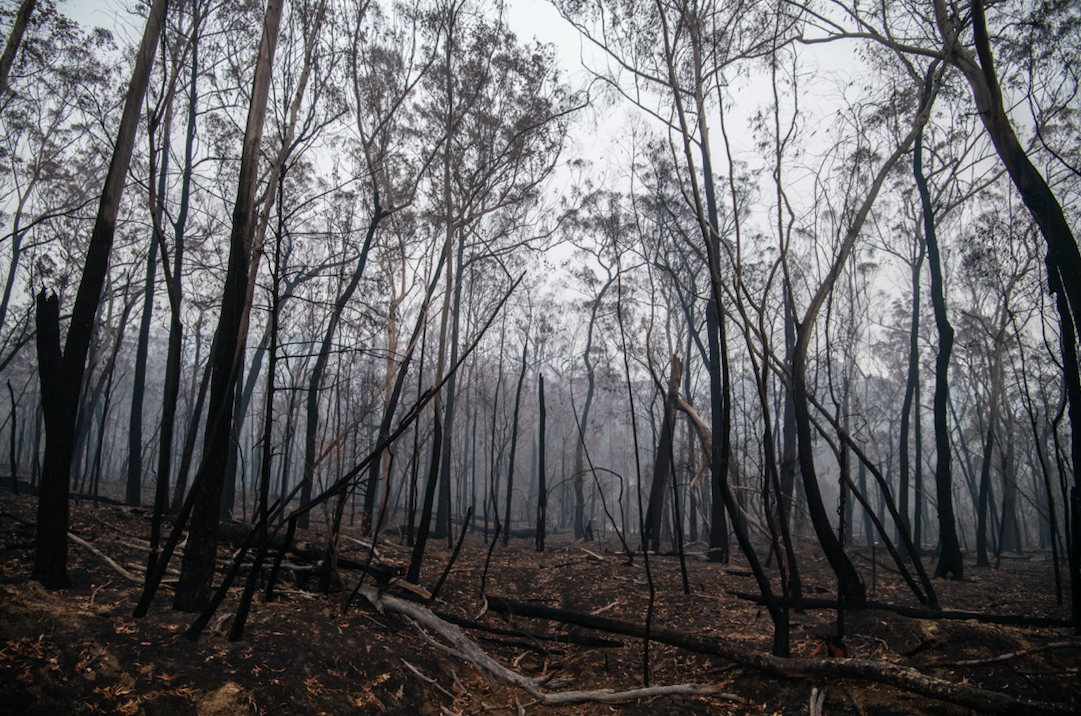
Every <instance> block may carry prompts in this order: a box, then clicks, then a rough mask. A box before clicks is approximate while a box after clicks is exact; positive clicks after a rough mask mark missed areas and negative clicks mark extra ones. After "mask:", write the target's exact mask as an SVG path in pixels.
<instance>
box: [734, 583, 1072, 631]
mask: <svg viewBox="0 0 1081 716" xmlns="http://www.w3.org/2000/svg"><path fill="white" fill-rule="evenodd" d="M728 593H729V594H731V595H732V596H734V597H738V598H740V599H745V600H747V601H750V602H754V603H755V604H762V596H761V595H759V594H749V593H747V592H733V591H729V592H728ZM803 607H804V609H836V608H837V600H836V599H815V598H813V597H804V598H803ZM864 608H865V609H879V610H882V611H885V612H893V613H894V614H900V615H901V616H903V617H911V618H913V619H947V620H958V621H967V620H969V619H971V620H973V621H978V622H982V623H984V624H1005V625H1008V626H1033V627H1061V628H1064V629H1073V628H1074V626H1075V625H1076V624H1077V622H1075V621H1074V620H1072V619H1055V618H1053V617H1027V616H1024V615H1019V614H986V613H984V612H968V611H964V610H961V609H941V610H940V609H924V608H921V607H906V606H901V605H898V604H889V603H887V602H872V601H868V602H867V603H866V605H865V607H864Z"/></svg>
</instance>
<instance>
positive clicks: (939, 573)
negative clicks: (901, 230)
mask: <svg viewBox="0 0 1081 716" xmlns="http://www.w3.org/2000/svg"><path fill="white" fill-rule="evenodd" d="M933 72H934V65H932V68H931V70H929V71H928V73H927V80H926V86H925V88H924V96H925V97H927V96H930V94H931V83H932V76H933ZM912 174H913V177H914V178H915V180H916V186H917V187H918V188H919V191H920V202H921V205H922V210H923V235H924V238H925V239H926V240H927V257H928V260H929V263H930V268H931V304H932V306H933V307H934V310H935V325H936V326H937V327H938V357H937V358H936V360H935V398H934V401H935V402H934V416H935V452H936V455H937V457H938V462H937V465H936V467H935V487H936V494H937V497H938V539H939V549H940V554H939V559H938V566H937V567H936V568H935V576H936V577H945V576H947V575H952V576H953V578H954V579H961V578H962V577H963V572H964V565H963V563H962V561H961V545H960V543H959V542H958V540H957V525H956V520H955V519H954V509H953V474H952V471H951V464H950V463H951V459H952V458H951V455H952V453H951V449H950V429H949V425H948V424H947V422H946V407H947V403H948V402H949V377H948V374H949V368H950V354H951V353H952V352H953V334H954V332H953V326H951V325H950V319H949V316H948V315H947V314H946V295H945V287H944V282H943V280H942V258H941V256H940V254H939V248H938V234H937V233H936V231H935V213H934V207H933V206H931V192H930V191H929V190H928V187H927V178H926V177H925V176H924V174H923V130H922V129H921V130H920V133H919V136H917V137H916V145H915V147H914V151H913V156H912Z"/></svg>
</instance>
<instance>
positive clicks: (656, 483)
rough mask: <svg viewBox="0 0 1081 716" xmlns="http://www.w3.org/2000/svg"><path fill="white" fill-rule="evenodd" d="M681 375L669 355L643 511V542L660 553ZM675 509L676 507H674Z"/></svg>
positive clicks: (674, 358)
mask: <svg viewBox="0 0 1081 716" xmlns="http://www.w3.org/2000/svg"><path fill="white" fill-rule="evenodd" d="M682 373H683V364H682V362H681V361H680V359H679V356H677V355H673V356H672V368H671V375H670V376H669V378H668V391H667V393H665V396H664V416H663V418H662V419H661V432H660V435H659V436H658V438H657V453H656V456H655V457H654V460H653V484H652V485H651V486H650V489H649V506H648V507H647V508H646V519H645V522H644V527H645V534H644V535H643V536H642V541H643V543H647V542H648V544H649V549H651V550H653V551H654V552H659V551H660V548H661V517H662V515H663V514H664V498H665V494H666V493H665V488H666V487H667V486H668V474H669V466H670V465H671V464H672V450H673V445H672V433H673V427H674V426H675V421H676V404H677V401H678V400H679V379H680V377H681V375H682ZM676 509H679V506H678V505H676Z"/></svg>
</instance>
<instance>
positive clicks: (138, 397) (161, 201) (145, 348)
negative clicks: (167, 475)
mask: <svg viewBox="0 0 1081 716" xmlns="http://www.w3.org/2000/svg"><path fill="white" fill-rule="evenodd" d="M154 119H156V117H155V118H152V120H151V123H150V134H151V143H152V144H153V141H154V140H153V135H154V133H155V130H156V129H157V126H156V125H157V122H155V121H154ZM172 124H173V103H172V94H171V93H170V97H169V100H168V105H167V106H166V108H165V121H164V123H163V125H162V126H163V129H162V134H161V136H162V148H161V154H160V156H161V166H160V167H159V169H158V177H157V182H158V189H157V201H156V202H155V203H154V206H153V207H152V209H151V210H152V211H153V212H154V213H155V214H156V216H155V217H154V221H153V227H152V228H151V231H152V232H154V234H153V236H152V238H151V240H150V250H149V251H148V252H147V254H146V282H145V283H144V284H143V312H142V316H141V317H140V318H139V339H138V341H137V343H136V347H135V375H134V377H133V378H132V386H131V413H130V415H129V416H128V475H127V482H126V484H125V489H124V502H125V503H126V504H129V505H138V504H139V503H140V501H141V499H142V481H143V459H142V457H143V397H144V396H145V395H146V359H147V356H148V355H149V353H150V322H151V319H152V318H153V317H154V288H155V284H156V278H157V269H158V244H159V243H161V237H159V236H158V235H157V232H158V230H159V229H160V227H161V222H162V214H163V213H164V211H165V180H166V178H167V177H168V172H169V135H170V134H171V131H172ZM151 166H152V167H153V161H151ZM151 171H153V169H151ZM150 180H151V181H153V180H154V177H150Z"/></svg>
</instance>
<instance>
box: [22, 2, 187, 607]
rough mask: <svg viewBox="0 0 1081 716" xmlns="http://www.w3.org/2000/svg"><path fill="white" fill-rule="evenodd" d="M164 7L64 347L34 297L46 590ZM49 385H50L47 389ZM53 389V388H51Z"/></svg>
mask: <svg viewBox="0 0 1081 716" xmlns="http://www.w3.org/2000/svg"><path fill="white" fill-rule="evenodd" d="M167 8H168V0H154V3H153V5H152V6H151V8H150V14H149V15H148V17H147V21H146V27H145V29H144V30H143V39H142V43H141V44H140V47H139V54H138V55H137V56H136V61H135V67H134V69H133V70H132V75H131V81H130V82H129V84H128V94H127V98H126V100H125V102H124V110H123V114H122V115H121V118H120V127H119V129H118V131H117V137H116V145H115V146H114V148H113V156H112V160H111V162H110V164H109V173H108V174H107V175H106V178H105V186H104V187H103V188H102V192H101V200H100V203H99V204H98V213H97V218H96V220H95V222H94V229H93V232H92V233H91V235H90V245H89V246H88V248H87V253H86V264H85V265H84V267H83V273H82V278H81V279H80V282H79V291H78V293H77V294H76V297H75V306H74V308H73V309H72V314H71V323H70V325H69V327H68V334H67V340H66V343H65V345H64V350H63V353H61V351H60V330H59V308H60V307H59V301H57V300H56V299H55V296H53V297H50V298H48V299H47V298H46V297H45V291H44V289H43V290H42V292H41V293H40V294H39V296H38V311H39V314H38V315H39V321H40V323H39V325H42V326H43V327H45V328H46V329H47V330H46V332H45V333H43V334H42V333H39V335H38V355H39V360H40V357H41V356H44V357H45V359H46V362H45V363H44V364H41V365H39V370H40V377H41V383H42V394H43V396H44V394H45V393H46V392H52V393H53V394H52V399H50V400H48V401H45V400H43V401H42V406H43V407H44V408H45V411H46V412H45V415H46V420H45V424H46V443H45V461H44V465H43V468H42V476H41V493H40V498H39V500H38V514H37V524H38V539H37V549H36V550H35V554H34V570H33V574H32V576H33V578H34V579H36V580H37V581H39V582H41V583H42V585H43V586H44V587H46V588H48V589H58V588H64V587H66V586H67V585H68V577H67V553H68V536H67V532H68V489H69V485H70V481H71V459H72V454H73V450H74V443H75V418H76V411H77V408H78V396H79V394H80V393H81V387H82V383H83V373H84V371H85V369H86V354H87V351H88V349H89V347H90V338H91V335H92V333H93V329H94V317H95V315H96V314H97V310H98V302H99V301H100V299H101V289H102V286H103V285H104V283H105V275H106V273H107V272H108V269H109V254H110V253H111V252H112V247H113V234H114V233H115V231H116V217H117V213H118V211H119V209H120V198H121V195H122V194H123V191H124V181H125V179H126V176H127V172H128V165H129V164H130V162H131V153H132V147H133V146H134V144H135V134H136V131H137V129H138V124H139V115H140V113H141V112H142V106H143V97H144V96H145V95H146V87H147V84H148V83H149V81H150V69H151V67H152V65H153V63H154V53H155V51H156V49H157V46H158V38H159V36H160V35H161V28H162V26H163V25H164V24H165V12H166V9H167ZM43 342H48V345H43ZM47 383H52V385H51V386H49V387H48V388H46V387H45V386H46V384H47ZM55 388H58V390H55V391H54V389H55Z"/></svg>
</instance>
